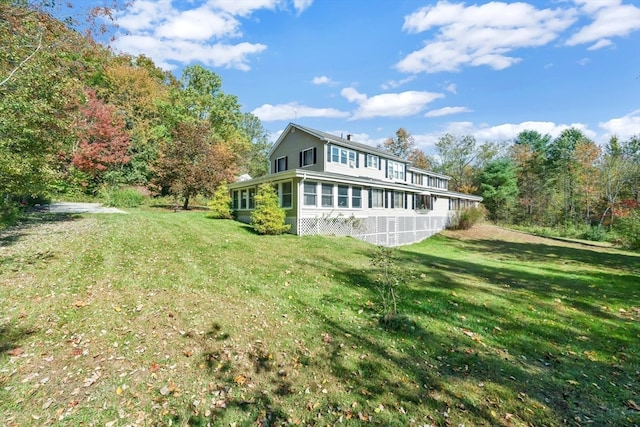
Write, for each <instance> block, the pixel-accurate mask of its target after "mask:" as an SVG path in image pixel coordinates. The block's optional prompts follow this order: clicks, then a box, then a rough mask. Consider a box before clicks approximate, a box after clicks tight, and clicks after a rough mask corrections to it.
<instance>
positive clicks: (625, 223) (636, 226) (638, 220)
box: [614, 209, 640, 249]
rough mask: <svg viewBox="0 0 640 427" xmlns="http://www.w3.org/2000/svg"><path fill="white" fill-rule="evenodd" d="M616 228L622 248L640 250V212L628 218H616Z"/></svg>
mask: <svg viewBox="0 0 640 427" xmlns="http://www.w3.org/2000/svg"><path fill="white" fill-rule="evenodd" d="M614 228H615V231H616V233H617V235H618V236H619V240H620V242H621V243H622V246H624V247H626V248H629V249H640V210H638V209H636V210H633V211H631V212H630V213H629V215H627V216H624V217H621V218H616V222H615V223H614Z"/></svg>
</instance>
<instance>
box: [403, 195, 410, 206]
mask: <svg viewBox="0 0 640 427" xmlns="http://www.w3.org/2000/svg"><path fill="white" fill-rule="evenodd" d="M404 208H405V209H409V195H408V194H407V193H404Z"/></svg>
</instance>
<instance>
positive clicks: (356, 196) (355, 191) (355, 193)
mask: <svg viewBox="0 0 640 427" xmlns="http://www.w3.org/2000/svg"><path fill="white" fill-rule="evenodd" d="M351 207H352V208H356V209H360V208H361V207H362V188H361V187H351Z"/></svg>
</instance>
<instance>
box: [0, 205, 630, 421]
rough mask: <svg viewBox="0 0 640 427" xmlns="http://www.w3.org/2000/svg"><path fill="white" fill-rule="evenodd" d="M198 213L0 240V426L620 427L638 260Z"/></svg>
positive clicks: (43, 229) (137, 216)
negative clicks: (391, 265) (379, 247)
mask: <svg viewBox="0 0 640 427" xmlns="http://www.w3.org/2000/svg"><path fill="white" fill-rule="evenodd" d="M375 250H376V248H375V247H373V246H370V245H367V244H365V243H362V242H359V241H357V240H354V239H349V238H334V237H304V238H300V237H297V236H291V235H285V236H277V237H269V236H264V237H262V236H257V235H255V234H254V233H253V232H252V231H251V229H249V228H248V227H247V226H245V225H242V224H239V223H236V222H232V221H215V220H210V219H207V218H205V217H204V214H203V213H201V212H199V213H198V212H192V213H167V212H154V211H148V210H134V211H132V212H130V213H129V214H127V215H96V216H84V217H80V216H77V217H62V218H60V217H42V216H41V217H33V218H32V220H31V221H30V222H29V223H27V224H25V225H23V226H22V227H21V228H18V229H12V230H9V231H5V232H3V233H2V234H1V235H0V257H1V258H0V413H1V414H2V425H79V424H83V425H101V426H102V425H108V426H119V425H136V424H138V425H156V424H158V423H159V424H164V425H168V424H173V425H207V424H211V425H230V424H231V423H235V425H238V426H243V425H249V426H252V425H283V424H284V425H288V424H291V425H332V424H335V423H338V422H343V423H345V425H359V424H369V423H372V424H377V425H420V426H422V425H425V424H427V425H436V426H445V425H455V426H457V425H460V424H464V425H467V426H471V425H505V426H511V425H564V424H569V425H578V424H584V423H594V425H633V424H638V423H640V412H639V411H640V406H638V405H640V398H639V396H638V394H637V393H638V390H640V361H639V359H640V356H639V354H640V344H639V341H640V340H639V338H640V322H639V321H640V297H639V294H640V287H639V286H638V285H639V277H640V256H638V255H637V254H631V253H625V252H618V251H614V250H611V249H604V248H595V247H588V246H580V245H569V244H565V243H560V242H555V241H551V240H543V239H538V238H536V239H532V238H528V237H527V236H525V235H522V234H516V233H507V232H505V231H502V230H499V229H497V228H489V227H487V226H484V227H482V228H480V229H476V230H475V231H473V232H472V233H471V234H469V233H457V234H454V233H443V234H442V235H439V236H436V237H434V238H431V239H429V240H427V241H425V242H423V243H420V244H416V245H412V246H409V247H403V248H401V249H400V250H399V257H400V260H399V264H398V265H399V266H400V267H401V269H402V271H403V274H402V281H401V284H400V287H399V290H398V291H399V295H400V302H399V309H400V311H401V313H403V314H404V315H405V316H406V319H405V320H404V321H403V322H398V323H396V324H394V325H393V327H392V328H391V327H383V325H381V324H380V323H379V322H378V313H379V310H380V298H379V293H378V289H377V285H376V280H375V278H376V275H375V272H374V271H373V270H372V267H371V264H370V262H371V257H372V256H373V254H374V252H375Z"/></svg>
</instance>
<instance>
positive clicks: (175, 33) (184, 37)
mask: <svg viewBox="0 0 640 427" xmlns="http://www.w3.org/2000/svg"><path fill="white" fill-rule="evenodd" d="M288 1H290V0H241V1H238V0H191V1H188V2H182V3H181V4H180V9H179V8H178V7H177V6H174V5H173V3H172V0H157V1H153V0H137V1H135V2H133V4H132V5H131V6H130V7H128V8H126V9H125V10H123V11H121V12H119V13H118V14H117V15H116V16H115V19H116V22H117V24H118V25H119V28H120V29H121V30H122V32H123V34H121V35H120V36H119V37H118V38H117V39H116V41H115V42H113V43H112V46H113V47H114V48H115V49H117V50H119V51H122V52H127V53H130V54H132V55H139V54H145V55H147V56H149V57H150V58H152V59H153V60H154V62H155V63H156V64H157V65H159V66H160V67H163V68H166V69H173V68H176V66H177V64H179V65H186V64H189V63H192V62H196V61H199V62H202V63H204V64H206V65H209V66H214V67H225V68H236V69H239V70H243V71H247V70H249V69H250V65H249V64H250V59H251V57H252V56H254V55H257V54H259V53H261V52H263V51H264V50H265V49H267V46H266V45H264V44H262V43H249V42H237V43H232V42H231V39H237V38H239V37H241V36H242V32H241V22H240V21H239V20H238V19H237V17H243V18H245V17H248V16H250V15H251V14H252V13H254V12H255V11H258V10H261V9H270V10H273V9H276V8H277V7H281V6H283V5H285V4H287V3H288ZM312 3H313V1H312V0H294V1H291V4H292V5H293V6H294V7H295V9H296V10H297V11H298V12H302V11H303V10H304V9H306V8H307V7H309V6H311V4H312Z"/></svg>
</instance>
